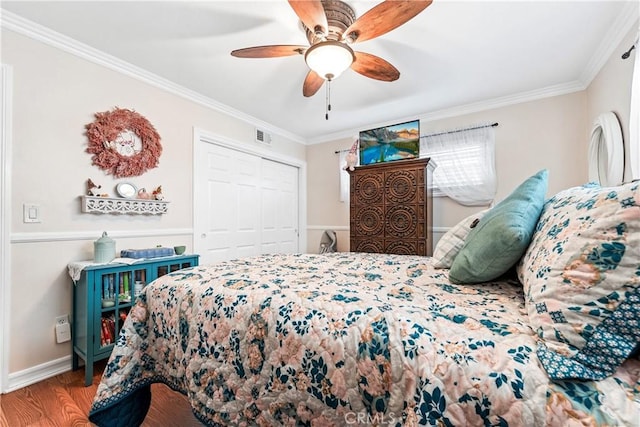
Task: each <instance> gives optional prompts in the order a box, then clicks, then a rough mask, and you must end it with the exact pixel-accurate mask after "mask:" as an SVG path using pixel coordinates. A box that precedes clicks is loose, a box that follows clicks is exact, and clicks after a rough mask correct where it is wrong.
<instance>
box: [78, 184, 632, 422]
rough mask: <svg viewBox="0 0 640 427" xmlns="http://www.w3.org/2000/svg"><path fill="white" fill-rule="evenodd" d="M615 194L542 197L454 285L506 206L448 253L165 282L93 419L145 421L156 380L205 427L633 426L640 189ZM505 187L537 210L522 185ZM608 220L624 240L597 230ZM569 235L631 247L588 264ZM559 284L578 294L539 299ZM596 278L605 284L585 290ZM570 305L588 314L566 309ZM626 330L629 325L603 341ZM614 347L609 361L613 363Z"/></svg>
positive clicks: (275, 265)
mask: <svg viewBox="0 0 640 427" xmlns="http://www.w3.org/2000/svg"><path fill="white" fill-rule="evenodd" d="M542 175H543V177H544V179H543V181H544V183H545V189H546V175H545V174H542ZM538 178H540V177H538ZM529 181H530V180H527V182H529ZM525 183H526V182H525ZM536 185H540V184H536ZM521 187H522V186H521ZM519 188H520V187H519ZM611 193H612V191H611V190H610V189H609V190H608V191H607V190H606V189H602V188H596V187H594V186H582V187H579V188H576V189H571V191H567V192H564V193H561V194H558V195H556V196H554V197H552V198H551V199H549V200H545V199H544V198H542V200H539V201H537V202H536V203H537V205H538V208H537V214H536V213H535V212H534V213H533V217H534V220H533V225H532V226H530V227H529V228H530V229H531V230H530V235H529V236H527V237H526V238H525V240H526V244H525V245H524V249H522V250H520V252H519V253H518V254H512V253H508V254H504V253H503V254H499V255H500V257H501V258H500V259H498V260H496V259H494V260H492V261H491V260H486V259H485V260H484V261H485V262H487V261H489V262H492V264H491V265H492V266H495V265H496V264H498V263H500V262H501V261H502V258H505V257H506V258H509V259H510V260H511V259H516V262H515V263H513V262H512V261H508V262H506V263H503V264H504V267H503V268H502V269H501V271H500V272H498V273H496V272H493V273H492V274H493V275H495V274H498V277H496V278H494V279H489V280H487V279H486V277H485V278H481V279H480V280H481V281H478V282H474V281H473V280H472V281H469V280H464V278H463V279H461V276H464V274H462V273H461V271H462V272H464V271H465V270H464V268H461V266H460V265H459V264H460V263H462V265H463V266H464V264H465V263H467V262H471V261H473V262H478V260H477V258H474V257H473V256H472V255H474V254H473V245H470V242H471V241H472V240H474V239H475V238H477V235H480V237H482V234H483V233H485V232H487V233H489V232H491V233H494V234H492V235H493V236H494V237H495V232H496V230H495V229H493V228H492V227H491V222H492V218H493V217H492V215H493V214H494V213H495V211H494V210H495V209H496V208H498V211H497V213H499V214H500V215H498V217H499V218H500V219H501V221H503V219H504V212H501V211H500V207H501V206H502V202H501V204H499V205H497V206H496V207H495V208H493V209H491V210H489V211H487V212H483V215H484V216H482V217H481V218H479V224H482V225H484V224H487V227H488V229H486V230H483V229H482V228H483V227H475V228H473V229H471V228H470V227H469V224H470V223H477V222H478V221H475V220H474V218H467V219H465V221H462V222H461V223H460V224H459V227H457V228H458V230H451V231H452V233H451V236H449V237H448V238H447V239H445V240H447V242H448V243H449V246H448V247H447V248H446V249H443V250H445V252H447V256H448V257H449V258H452V260H451V259H449V261H446V259H445V258H447V256H443V255H442V253H441V254H440V256H436V255H437V254H438V251H436V253H435V254H434V257H433V258H427V257H420V256H410V255H390V254H365V253H340V252H338V253H326V254H270V255H260V256H256V257H251V258H245V259H239V260H232V261H225V262H221V263H217V264H215V265H208V266H199V267H193V268H188V269H184V270H180V271H177V272H174V273H171V274H169V275H166V276H163V277H161V278H159V279H157V280H156V281H154V282H153V283H151V284H149V285H148V286H147V287H146V288H145V290H144V292H143V294H142V295H141V296H140V298H139V299H138V301H137V303H136V305H135V307H134V308H133V309H132V310H131V312H130V314H129V316H128V318H127V320H126V322H125V325H124V328H123V330H122V333H121V335H120V337H119V339H118V341H117V343H116V345H115V348H114V350H113V353H112V355H111V357H110V359H109V361H108V364H107V366H106V368H105V371H104V374H103V377H102V380H101V382H100V384H99V386H98V390H97V393H96V396H95V399H94V402H93V406H92V408H91V412H90V420H91V421H92V422H94V423H96V424H97V425H100V426H107V425H127V426H132V425H139V424H140V423H141V422H142V420H143V419H144V416H145V414H146V411H147V409H148V407H149V402H150V399H151V396H150V385H151V384H152V383H156V382H161V383H165V384H167V385H168V386H169V387H171V388H172V389H174V390H175V391H176V392H179V393H182V394H184V395H186V396H187V398H188V400H189V402H190V404H191V406H192V409H193V412H194V414H195V415H196V417H197V418H198V419H199V420H200V421H202V423H203V424H205V425H210V426H241V425H258V426H279V425H304V426H332V425H333V426H342V425H385V426H387V425H388V426H417V425H442V426H489V425H490V426H546V425H549V426H568V425H580V426H582V425H602V426H604V425H607V426H637V425H638V422H639V421H638V420H640V361H639V360H637V359H636V358H635V357H633V356H632V354H633V352H634V351H635V349H636V347H637V344H638V342H639V340H638V335H637V334H638V333H639V332H638V331H639V330H640V328H639V327H638V317H639V316H638V315H637V314H638V313H637V310H640V308H639V307H640V303H638V300H637V299H635V298H636V297H637V296H638V292H639V291H638V289H640V285H639V283H638V282H640V262H639V261H638V260H640V256H638V250H640V249H637V248H639V247H640V244H638V243H639V242H638V239H639V238H640V237H639V236H638V235H639V234H640V233H638V230H637V229H636V228H634V227H638V224H639V223H640V196H638V194H639V193H640V192H639V191H638V186H637V185H635V186H631V185H630V186H625V187H620V189H617V190H616V192H615V196H612V194H611ZM514 194H520V195H522V194H526V197H525V199H526V203H525V205H532V203H531V200H530V196H531V194H532V191H531V188H529V187H526V186H525V188H524V189H522V191H520V192H518V191H516V192H514ZM629 194H630V195H631V198H630V197H629ZM510 197H511V196H510ZM542 197H544V191H542ZM634 197H635V198H634ZM537 198H538V199H539V198H540V197H537ZM585 200H595V202H593V203H585ZM505 201H507V200H506V199H505ZM506 204H507V205H509V209H511V210H513V208H514V206H513V204H509V203H506ZM614 205H615V206H616V208H615V209H617V210H616V212H617V213H619V214H620V215H622V216H623V217H624V221H625V222H624V224H626V225H627V226H628V227H627V228H625V229H624V230H621V229H620V222H619V219H620V217H619V215H617V214H612V213H611V212H609V214H607V215H600V214H601V213H602V212H600V211H599V209H602V208H603V206H604V207H605V208H606V209H613V207H612V206H614ZM576 206H581V207H579V208H576ZM526 209H530V208H529V207H527V208H526ZM585 210H588V211H589V212H590V213H591V214H593V215H585V214H584V213H585ZM567 212H568V213H567ZM566 215H570V216H571V221H568V219H567V218H568V217H567V216H566ZM576 218H578V219H576ZM476 219H477V218H476ZM601 219H603V220H606V221H608V222H607V224H601V223H600V222H599V221H601ZM503 222H504V221H503ZM614 222H615V223H617V224H618V225H617V230H618V234H617V235H616V236H617V237H619V238H618V239H617V240H616V236H611V235H610V234H607V233H604V234H603V233H602V232H601V231H602V229H603V228H607V229H610V228H611V227H614V229H616V226H614V225H611V224H609V223H612V224H613V223H614ZM587 223H589V225H588V227H587V225H585V224H587ZM558 224H565V225H564V228H561V229H558V227H557V225H558ZM512 225H513V224H511V225H510V226H512ZM487 227H484V228H487ZM576 227H578V228H576ZM580 227H582V228H580ZM585 227H587V228H588V230H587V229H586V228H585ZM592 229H593V230H596V231H597V233H595V234H597V235H598V236H600V237H597V238H596V237H594V236H592V235H591V234H589V233H590V231H589V230H592ZM461 230H462V234H463V236H462V237H460V233H461ZM456 233H457V234H458V235H457V236H454V234H456ZM506 234H508V233H506V231H505V230H502V232H501V234H500V236H504V235H506ZM576 236H582V237H584V238H586V239H589V240H590V241H591V242H592V243H593V242H597V244H598V245H600V246H602V245H603V244H606V245H609V246H611V245H613V244H614V243H617V244H621V245H623V246H625V245H626V246H625V248H626V251H625V250H624V249H623V250H621V249H620V248H619V247H616V248H617V252H615V249H616V248H614V249H611V248H610V247H609V246H607V247H608V248H609V252H608V253H607V254H603V252H600V255H602V256H599V257H597V256H595V255H594V253H595V252H598V251H597V250H596V249H593V248H591V247H590V248H587V249H585V248H586V246H585V244H584V240H583V239H582V237H581V238H580V239H582V240H580V239H578V241H577V242H574V240H575V239H576ZM585 236H586V237H585ZM598 239H600V240H598ZM603 239H604V240H603ZM455 240H457V241H458V242H457V243H455V242H454V243H452V242H453V241H455ZM503 240H504V239H502V238H494V239H492V242H493V241H497V242H498V243H499V244H504V242H503ZM603 242H604V243H603ZM621 242H622V243H621ZM485 243H486V242H485ZM510 243H513V242H510ZM493 244H494V243H492V245H493ZM594 244H595V243H594ZM572 245H577V247H578V248H579V249H571V248H572V247H573V246H572ZM445 246H446V245H444V242H443V245H442V247H445ZM485 246H486V245H485ZM516 246H517V245H516ZM520 246H523V245H521V244H520ZM559 248H560V249H563V250H560V249H559ZM570 249H571V251H570ZM469 251H471V253H469ZM511 251H516V252H517V250H516V249H515V247H514V245H513V244H511V245H510V246H509V250H508V251H507V252H511ZM612 251H613V252H614V253H613V254H611V252H612ZM485 252H486V250H485ZM489 252H491V253H493V256H495V255H496V248H495V247H493V246H491V250H490V251H489ZM621 252H622V254H621ZM491 253H490V254H486V253H484V255H482V256H484V257H486V256H489V255H491ZM578 253H586V254H587V256H586V258H585V257H578V258H576V254H578ZM476 255H477V254H476ZM566 257H569V258H566ZM631 257H635V258H634V259H631ZM583 258H584V259H586V260H591V263H590V264H589V265H590V266H592V267H593V266H597V267H598V268H600V270H599V272H600V273H602V274H599V275H597V280H595V281H594V280H592V279H593V274H594V271H592V270H589V269H588V268H586V267H585V264H584V263H583V264H580V263H578V264H576V262H575V261H576V259H583ZM443 260H444V261H443ZM607 260H608V263H607ZM627 261H629V262H630V264H629V263H628V262H627ZM443 262H444V264H445V265H444V266H443V265H442V264H443ZM612 262H613V263H615V266H612V264H611V263H612ZM633 263H635V265H633ZM560 265H562V266H561V267H559V266H560ZM568 265H571V266H575V269H574V270H571V269H569V270H568V267H567V266H568ZM627 267H628V268H627ZM481 270H482V271H481V275H482V274H484V273H485V272H486V271H485V270H486V268H482V269H481ZM627 270H629V271H627ZM612 272H614V273H615V274H614V273H612ZM572 273H574V274H573V275H572ZM604 273H606V274H604ZM620 275H622V276H624V278H621V277H620ZM454 276H455V277H454ZM604 276H606V277H604ZM567 277H568V279H567ZM603 277H604V278H603ZM574 279H575V280H574ZM609 282H613V284H611V283H609ZM554 283H555V284H556V287H558V288H562V286H570V287H572V288H575V287H576V286H578V287H579V289H580V291H579V292H577V293H576V294H571V293H570V292H569V293H568V292H567V291H566V290H561V291H558V292H555V293H554V292H550V289H551V288H553V286H554ZM576 283H579V285H576ZM585 283H590V284H591V285H592V286H588V285H586V284H585ZM611 286H614V287H616V289H617V290H616V291H615V292H614V291H612V290H611V288H610V287H611ZM595 288H603V289H604V291H602V290H599V291H597V292H596V293H595V294H593V295H591V297H587V296H586V295H588V294H590V292H591V291H594V289H595ZM598 292H600V293H598ZM602 292H604V294H603V295H605V297H603V296H602ZM614 293H615V294H616V296H613V294H614ZM567 295H569V296H570V298H568V299H567V298H565V297H566V296H567ZM576 295H577V296H576ZM541 298H544V301H542V300H541ZM563 298H565V299H564V300H563ZM581 298H582V299H583V300H581ZM594 298H595V301H596V305H597V304H598V301H599V303H600V304H601V305H605V306H606V309H605V308H604V307H601V306H594V305H593V301H594ZM603 298H605V300H606V301H605V300H603ZM563 303H564V304H565V305H566V307H564V306H563ZM581 304H582V305H584V306H585V307H587V309H586V311H584V312H585V313H586V314H585V316H582V318H580V319H579V320H575V319H573V318H572V317H571V316H572V315H573V316H574V317H575V316H577V314H576V313H580V311H581V308H580V307H578V306H579V305H581ZM543 306H544V307H543ZM577 307H578V308H577ZM545 310H546V311H545ZM549 313H551V314H549ZM558 313H560V314H561V315H562V314H563V313H564V319H563V321H558V318H559V317H560V315H559V314H558ZM616 313H618V314H620V313H622V317H624V318H625V319H626V320H624V322H623V321H620V320H619V317H620V316H618V314H616ZM549 316H551V317H549ZM577 317H579V316H577ZM549 318H552V319H555V322H554V321H549ZM615 319H618V320H615ZM578 321H579V322H580V325H581V327H580V328H577V327H576V323H575V322H578ZM634 322H635V323H634ZM621 323H624V324H625V325H626V326H625V327H624V328H622V332H620V331H618V332H617V334H614V335H615V336H614V338H611V336H608V335H606V333H613V332H612V331H613V329H615V327H617V326H619V325H620V324H621ZM612 324H613V326H612ZM616 325H617V326H616ZM629 325H630V326H629ZM563 328H566V329H563ZM612 328H613V329H612ZM572 334H573V335H575V336H573V335H572ZM603 334H605V335H606V337H605V341H604V342H605V345H602V342H601V341H602V339H601V338H602V335H603ZM594 343H596V344H594ZM598 343H599V344H598ZM611 343H614V344H615V345H611ZM594 345H595V348H596V350H593V347H594ZM612 347H613V348H614V349H613V350H615V351H616V355H617V358H616V357H614V356H611V357H609V356H610V355H609V356H607V355H608V353H607V351H610V350H611V349H612ZM598 349H599V350H598ZM594 351H596V352H597V351H600V353H598V356H597V357H596V358H595V359H590V358H591V356H593V352H594ZM603 354H604V355H605V356H606V357H605V356H603ZM605 359H606V360H605ZM594 360H595V362H594Z"/></svg>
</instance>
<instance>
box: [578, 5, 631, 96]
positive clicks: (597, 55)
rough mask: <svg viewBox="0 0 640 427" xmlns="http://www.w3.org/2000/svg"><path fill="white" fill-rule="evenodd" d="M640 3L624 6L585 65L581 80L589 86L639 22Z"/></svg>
mask: <svg viewBox="0 0 640 427" xmlns="http://www.w3.org/2000/svg"><path fill="white" fill-rule="evenodd" d="M639 5H640V3H638V2H637V1H630V2H626V4H625V6H624V8H623V9H622V11H621V12H620V14H619V15H618V17H617V18H616V20H615V21H614V22H613V24H612V25H611V30H610V31H609V32H608V33H607V34H606V36H605V37H604V38H603V39H602V41H601V42H600V45H599V46H598V47H597V49H596V50H595V52H594V53H593V56H592V57H591V59H590V60H589V62H588V63H587V65H586V66H585V68H584V70H583V71H582V74H580V78H579V80H580V81H581V82H582V83H583V84H584V86H585V87H588V86H589V85H590V84H591V82H592V81H593V79H595V78H596V76H597V75H598V73H599V72H600V70H601V69H602V67H604V64H606V63H607V61H608V60H609V58H610V57H611V55H613V54H614V53H615V50H616V49H617V48H618V46H619V45H620V43H622V40H624V38H625V36H626V35H627V33H628V32H629V31H630V30H631V28H632V27H633V25H634V24H635V23H637V22H638V18H639V17H640V6H639Z"/></svg>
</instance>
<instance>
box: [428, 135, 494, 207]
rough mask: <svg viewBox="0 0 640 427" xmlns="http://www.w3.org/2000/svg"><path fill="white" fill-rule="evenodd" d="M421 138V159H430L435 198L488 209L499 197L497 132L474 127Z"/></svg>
mask: <svg viewBox="0 0 640 427" xmlns="http://www.w3.org/2000/svg"><path fill="white" fill-rule="evenodd" d="M471 128H472V129H466V130H462V129H461V130H454V131H452V132H446V133H441V134H435V135H428V136H424V137H421V138H420V157H431V158H432V159H433V160H434V162H435V164H436V169H435V170H434V172H433V186H434V194H437V192H438V191H439V192H441V193H442V194H444V195H446V196H448V197H450V198H451V199H453V200H455V201H456V202H458V203H460V204H462V205H465V206H487V205H490V204H491V203H492V202H493V199H494V197H495V195H496V171H495V160H494V159H495V131H494V128H493V126H491V125H488V124H487V125H478V126H472V127H471Z"/></svg>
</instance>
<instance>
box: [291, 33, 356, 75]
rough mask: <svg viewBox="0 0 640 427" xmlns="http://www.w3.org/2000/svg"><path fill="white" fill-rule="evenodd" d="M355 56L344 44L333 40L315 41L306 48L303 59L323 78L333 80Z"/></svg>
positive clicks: (349, 64) (347, 66) (351, 62)
mask: <svg viewBox="0 0 640 427" xmlns="http://www.w3.org/2000/svg"><path fill="white" fill-rule="evenodd" d="M355 59H356V57H355V55H354V53H353V50H352V49H351V48H350V47H349V46H347V45H346V44H344V43H342V42H338V41H334V40H327V41H323V42H320V43H316V44H314V45H313V46H311V47H310V48H309V49H307V52H306V53H305V54H304V60H305V62H306V63H307V65H308V66H309V68H311V69H312V70H313V71H315V72H316V73H317V74H318V75H319V76H320V77H322V78H323V79H325V80H333V79H335V78H336V77H338V76H339V75H340V74H342V72H343V71H344V70H346V69H347V68H349V67H350V66H351V64H353V61H355Z"/></svg>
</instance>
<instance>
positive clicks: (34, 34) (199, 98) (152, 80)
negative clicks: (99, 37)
mask: <svg viewBox="0 0 640 427" xmlns="http://www.w3.org/2000/svg"><path fill="white" fill-rule="evenodd" d="M0 26H1V27H2V28H5V29H7V30H10V31H13V32H16V33H18V34H22V35H24V36H27V37H29V38H31V39H33V40H37V41H39V42H42V43H45V44H47V45H49V46H53V47H55V48H57V49H60V50H62V51H64V52H67V53H70V54H72V55H75V56H77V57H79V58H82V59H85V60H87V61H89V62H93V63H94V64H98V65H101V66H103V67H105V68H108V69H110V70H113V71H116V72H118V73H121V74H123V75H126V76H128V77H132V78H134V79H136V80H139V81H142V82H144V83H146V84H149V85H151V86H154V87H157V88H159V89H162V90H164V91H166V92H169V93H172V94H174V95H178V96H180V97H182V98H185V99H187V100H189V101H192V102H194V103H196V104H200V105H202V106H204V107H206V108H209V109H212V110H215V111H218V112H221V113H224V114H226V115H228V116H231V117H233V118H236V119H238V120H241V121H243V122H245V123H248V124H250V125H252V126H255V127H259V128H261V129H264V130H267V131H270V132H272V133H274V134H277V135H280V136H282V137H285V138H288V139H290V140H291V141H293V142H297V143H300V144H303V145H304V144H305V143H306V140H305V139H304V138H303V137H301V136H300V135H295V134H293V133H291V132H289V131H286V130H284V129H282V128H279V127H276V126H274V125H272V124H270V123H266V122H264V121H262V120H260V119H258V118H256V117H253V116H251V115H248V114H245V113H243V112H242V111H239V110H236V109H234V108H231V107H230V106H228V105H225V104H222V103H221V102H218V101H216V100H214V99H212V98H209V97H207V96H204V95H202V94H200V93H198V92H195V91H193V90H191V89H187V88H185V87H184V86H181V85H178V84H176V83H173V82H172V81H170V80H167V79H165V78H163V77H160V76H158V75H156V74H154V73H151V72H149V71H147V70H145V69H143V68H140V67H137V66H135V65H133V64H131V63H129V62H126V61H123V60H121V59H119V58H116V57H115V56H113V55H109V54H108V53H105V52H103V51H101V50H98V49H95V48H93V47H91V46H89V45H86V44H84V43H81V42H79V41H78V40H75V39H73V38H71V37H68V36H65V35H63V34H60V33H58V32H56V31H53V30H51V29H50V28H47V27H45V26H42V25H40V24H37V23H35V22H33V21H30V20H28V19H25V18H23V17H21V16H19V15H16V14H15V13H12V12H9V11H7V10H5V9H0Z"/></svg>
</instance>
